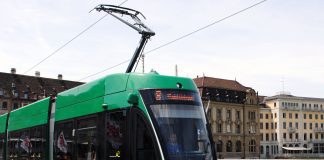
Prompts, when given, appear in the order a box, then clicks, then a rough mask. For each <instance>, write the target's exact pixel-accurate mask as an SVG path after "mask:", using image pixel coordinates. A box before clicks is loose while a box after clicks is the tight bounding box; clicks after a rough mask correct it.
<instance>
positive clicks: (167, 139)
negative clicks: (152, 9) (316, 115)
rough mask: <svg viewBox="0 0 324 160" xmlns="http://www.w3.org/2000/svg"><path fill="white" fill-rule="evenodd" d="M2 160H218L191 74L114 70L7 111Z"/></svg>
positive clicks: (1, 125)
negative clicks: (110, 73) (104, 75)
mask: <svg viewBox="0 0 324 160" xmlns="http://www.w3.org/2000/svg"><path fill="white" fill-rule="evenodd" d="M0 143H1V144H0V159H1V160H25V159H26V160H27V159H28V160H104V159H108V160H128V159H130V160H159V159H160V160H164V159H166V160H211V159H216V157H215V149H214V145H213V142H212V139H211V134H210V130H209V129H208V123H207V119H206V115H205V111H204V109H203V106H202V102H201V98H200V96H199V93H198V90H197V87H196V86H195V83H194V82H193V80H192V79H189V78H181V77H172V76H163V75H159V74H157V73H155V72H154V73H147V74H139V73H127V74H126V73H123V74H113V75H108V76H106V77H103V78H101V79H98V80H96V81H93V82H89V83H86V84H84V85H81V86H78V87H75V88H72V89H70V90H67V91H64V92H62V93H59V94H58V95H57V96H55V97H48V98H45V99H43V100H40V101H37V102H35V103H33V104H30V105H27V106H25V107H22V108H19V109H17V110H14V111H11V112H10V113H8V114H4V115H2V116H0Z"/></svg>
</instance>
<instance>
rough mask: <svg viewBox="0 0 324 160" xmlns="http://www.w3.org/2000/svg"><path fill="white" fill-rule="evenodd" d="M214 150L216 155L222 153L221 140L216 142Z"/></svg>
mask: <svg viewBox="0 0 324 160" xmlns="http://www.w3.org/2000/svg"><path fill="white" fill-rule="evenodd" d="M216 148H217V152H218V153H220V152H223V142H222V141H221V140H219V141H218V142H217V146H216Z"/></svg>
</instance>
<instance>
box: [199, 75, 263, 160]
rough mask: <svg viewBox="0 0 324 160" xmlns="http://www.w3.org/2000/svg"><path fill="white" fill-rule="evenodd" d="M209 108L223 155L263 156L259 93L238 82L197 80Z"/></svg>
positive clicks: (239, 156) (217, 145) (219, 153)
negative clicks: (261, 152) (261, 154)
mask: <svg viewBox="0 0 324 160" xmlns="http://www.w3.org/2000/svg"><path fill="white" fill-rule="evenodd" d="M194 81H195V83H196V85H197V87H198V89H199V91H200V94H201V97H202V100H203V103H204V106H205V107H208V118H209V121H210V123H211V130H212V134H213V139H214V142H215V143H216V150H217V155H218V157H219V158H235V159H239V158H259V153H260V152H259V148H260V138H259V134H260V132H259V127H258V126H259V119H258V116H259V106H258V98H257V93H256V92H255V91H254V90H253V89H252V88H249V87H245V86H243V85H241V84H240V83H239V82H237V81H233V80H225V79H219V78H211V77H200V78H195V79H194Z"/></svg>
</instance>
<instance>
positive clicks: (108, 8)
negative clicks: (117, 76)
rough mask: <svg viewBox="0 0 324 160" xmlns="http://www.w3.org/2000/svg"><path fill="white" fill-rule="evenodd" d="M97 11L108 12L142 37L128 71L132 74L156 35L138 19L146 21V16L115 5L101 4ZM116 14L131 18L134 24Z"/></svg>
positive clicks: (96, 8)
mask: <svg viewBox="0 0 324 160" xmlns="http://www.w3.org/2000/svg"><path fill="white" fill-rule="evenodd" d="M94 9H95V10H96V11H98V12H100V11H104V12H107V13H108V14H110V15H112V16H113V17H115V18H117V19H118V20H120V21H121V22H123V23H125V24H126V25H128V26H130V27H131V28H133V29H135V30H136V31H137V32H138V33H139V34H141V35H142V37H141V40H140V43H139V46H138V47H137V48H136V50H135V53H134V55H133V57H132V59H131V61H130V63H129V65H128V67H127V69H126V73H130V72H131V71H132V70H133V67H134V65H135V63H136V62H137V61H138V58H139V57H140V56H141V55H142V52H143V50H144V47H145V45H146V43H147V40H148V39H149V38H150V37H151V36H154V35H155V33H154V32H153V31H152V30H151V29H150V28H149V27H147V26H146V25H145V24H144V23H143V22H142V21H141V19H140V18H139V17H138V16H139V15H140V16H142V17H143V18H144V19H146V18H145V16H144V15H143V14H142V13H141V12H139V11H136V10H134V9H130V8H125V7H119V6H114V5H106V4H100V5H98V6H97V7H95V8H94ZM116 14H119V15H121V16H124V15H126V16H129V17H130V18H131V19H132V20H133V21H134V23H130V22H128V21H126V20H124V19H123V18H121V17H119V16H117V15H116Z"/></svg>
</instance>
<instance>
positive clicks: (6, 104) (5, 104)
mask: <svg viewBox="0 0 324 160" xmlns="http://www.w3.org/2000/svg"><path fill="white" fill-rule="evenodd" d="M7 108H8V102H2V109H3V110H6V109H7Z"/></svg>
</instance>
